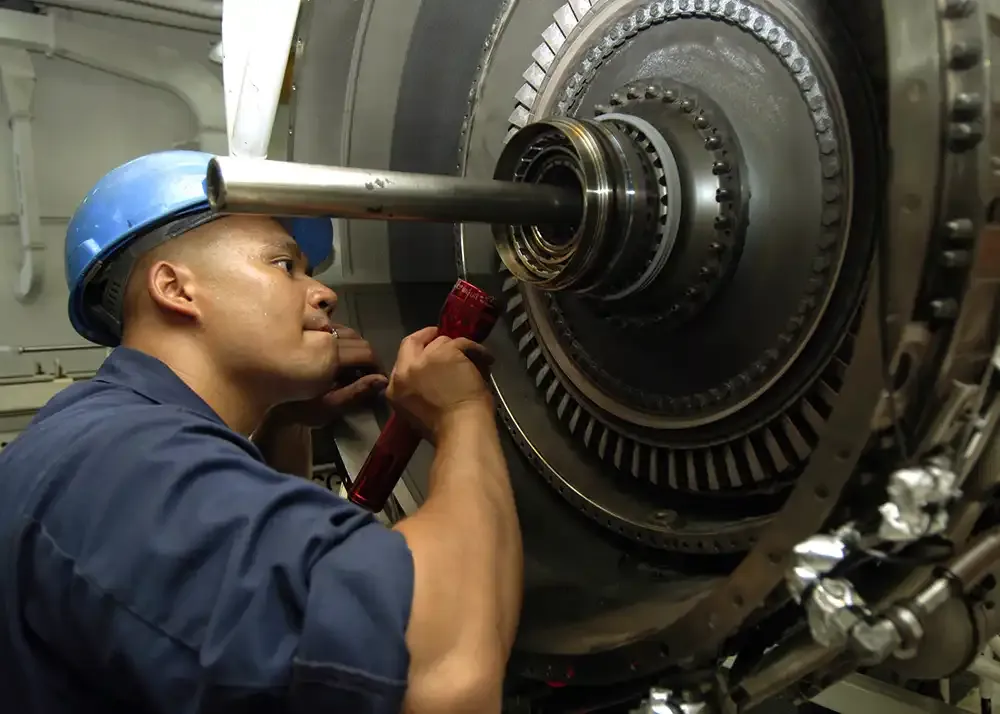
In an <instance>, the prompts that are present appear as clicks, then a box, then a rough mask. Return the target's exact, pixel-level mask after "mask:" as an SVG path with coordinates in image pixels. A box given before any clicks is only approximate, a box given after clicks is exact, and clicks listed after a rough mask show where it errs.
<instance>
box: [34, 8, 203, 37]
mask: <svg viewBox="0 0 1000 714" xmlns="http://www.w3.org/2000/svg"><path fill="white" fill-rule="evenodd" d="M34 2H35V4H36V5H40V6H42V7H53V8H62V9H64V10H76V11H77V12H85V13H91V14H94V15H106V16H107V17H116V18H121V19H123V20H134V21H136V22H147V23H150V24H152V25H162V26H164V27H172V28H176V29H179V30H191V31H193V32H205V33H210V34H213V35H217V34H219V33H220V31H221V26H220V23H219V20H218V19H211V18H201V17H196V16H194V15H190V14H186V13H180V12H170V11H167V10H158V9H156V8H154V7H147V6H145V5H139V4H135V3H132V2H128V0H34Z"/></svg>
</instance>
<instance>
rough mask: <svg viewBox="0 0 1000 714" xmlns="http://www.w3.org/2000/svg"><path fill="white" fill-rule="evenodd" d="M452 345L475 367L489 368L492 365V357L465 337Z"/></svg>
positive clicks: (487, 351) (488, 352)
mask: <svg viewBox="0 0 1000 714" xmlns="http://www.w3.org/2000/svg"><path fill="white" fill-rule="evenodd" d="M452 344H453V345H454V346H455V348H456V349H458V350H460V351H461V352H462V353H464V354H465V356H466V357H468V358H469V359H470V360H471V361H472V362H474V363H475V364H476V366H477V367H489V366H490V365H491V364H493V355H491V354H490V351H489V350H488V349H486V348H485V347H483V346H482V345H481V344H479V343H478V342H473V341H472V340H469V339H466V338H465V337H459V338H458V339H456V340H454V341H453V342H452Z"/></svg>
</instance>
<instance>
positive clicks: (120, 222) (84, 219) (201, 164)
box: [65, 150, 333, 347]
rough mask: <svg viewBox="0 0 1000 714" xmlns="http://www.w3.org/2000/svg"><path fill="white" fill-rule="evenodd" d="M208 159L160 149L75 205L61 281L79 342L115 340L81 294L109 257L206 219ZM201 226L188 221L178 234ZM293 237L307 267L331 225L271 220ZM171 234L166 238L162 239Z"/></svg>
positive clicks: (328, 246)
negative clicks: (172, 227)
mask: <svg viewBox="0 0 1000 714" xmlns="http://www.w3.org/2000/svg"><path fill="white" fill-rule="evenodd" d="M211 159H212V155H211V154H207V153H203V152H200V151H184V150H177V151H162V152H158V153H155V154H148V155H146V156H142V157H139V158H138V159H134V160H132V161H129V162H128V163H126V164H123V165H121V166H119V167H118V168H116V169H112V170H111V171H110V172H109V173H107V174H106V175H105V176H104V177H103V178H102V179H101V180H100V181H98V182H97V185H96V186H94V188H93V189H92V190H91V191H90V193H89V194H87V196H86V198H84V199H83V202H82V203H80V205H79V207H77V209H76V212H75V213H74V214H73V218H72V219H71V220H70V222H69V227H68V228H67V230H66V256H65V259H66V283H67V285H68V286H69V319H70V322H72V323H73V328H74V329H75V330H76V331H77V332H78V333H79V334H80V335H82V336H83V337H85V338H86V339H88V340H90V341H92V342H96V343H97V344H101V345H106V346H109V347H113V346H115V345H117V344H118V342H119V341H120V338H121V335H120V334H115V330H114V328H113V327H112V326H111V325H108V324H106V323H107V320H104V319H101V318H100V317H99V316H98V315H95V313H94V308H95V305H94V300H93V297H94V296H93V295H92V294H90V293H91V291H88V289H87V288H88V287H89V286H90V285H91V283H92V281H93V280H94V279H95V278H97V277H99V276H100V275H101V273H102V272H103V269H105V268H107V267H108V266H109V265H111V264H113V263H114V258H115V256H116V255H119V254H121V253H122V251H125V250H126V249H128V248H129V247H130V246H134V244H136V243H137V241H139V240H140V239H143V238H144V237H145V236H147V235H149V234H150V233H152V232H154V231H157V230H158V229H161V228H162V227H163V226H165V225H167V224H171V223H174V222H177V221H179V220H181V222H182V223H183V220H182V219H185V218H188V217H197V216H204V217H205V220H207V219H208V218H209V217H211V216H210V214H209V205H208V194H207V192H206V186H205V178H206V176H207V174H208V162H209V161H210V160H211ZM205 220H199V219H197V218H194V220H188V221H187V222H186V224H183V225H182V228H181V230H180V232H184V231H185V230H191V229H193V228H194V227H196V226H197V225H201V223H203V222H205ZM278 220H279V221H280V222H281V223H282V224H283V225H284V226H285V228H286V230H288V232H289V234H291V235H292V237H293V238H295V240H296V242H297V243H298V244H299V247H300V248H301V249H302V252H303V253H304V254H305V256H306V258H307V259H308V261H309V265H310V266H312V267H314V268H315V267H316V266H318V265H320V264H321V263H323V262H324V261H325V260H326V259H327V258H329V257H330V254H331V253H332V252H333V224H332V222H331V221H330V219H328V218H288V219H280V218H279V219H278ZM176 235H179V233H178V232H173V233H172V234H171V235H169V237H175V236H176ZM118 287H119V288H122V287H124V286H123V285H121V286H118Z"/></svg>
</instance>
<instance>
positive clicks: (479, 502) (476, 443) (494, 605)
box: [396, 407, 523, 711]
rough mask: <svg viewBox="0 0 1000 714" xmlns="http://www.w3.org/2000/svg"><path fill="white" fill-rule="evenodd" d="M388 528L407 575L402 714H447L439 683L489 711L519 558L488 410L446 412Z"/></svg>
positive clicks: (502, 661) (508, 639) (511, 630)
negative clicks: (415, 502)
mask: <svg viewBox="0 0 1000 714" xmlns="http://www.w3.org/2000/svg"><path fill="white" fill-rule="evenodd" d="M396 528H397V530H399V531H400V532H402V533H403V535H404V536H405V537H406V538H407V541H408V542H409V543H410V548H411V550H412V551H413V554H414V565H415V570H416V583H415V588H414V606H413V616H412V617H411V620H410V629H409V631H408V632H407V641H408V643H409V644H410V648H411V681H410V689H411V691H410V694H409V695H408V699H410V700H411V701H410V707H409V710H411V711H435V710H437V711H446V710H449V708H450V706H451V705H450V704H449V702H448V701H447V697H444V696H443V695H442V698H441V699H440V700H439V701H436V700H435V697H436V696H437V694H438V687H440V686H441V683H442V682H441V680H442V679H443V678H445V677H452V678H453V679H454V680H455V681H459V682H468V688H467V689H468V690H469V691H470V693H469V694H468V696H470V697H473V699H474V701H471V702H469V704H470V705H474V706H480V707H485V708H489V709H492V708H494V706H495V707H496V708H497V710H499V698H498V697H499V694H498V692H499V691H500V689H499V682H500V679H502V677H503V672H504V667H505V665H506V660H507V657H508V656H509V654H510V648H511V646H512V644H513V641H514V636H515V634H516V631H517V624H518V619H519V616H520V610H521V595H522V587H523V585H522V572H523V562H522V561H523V554H522V546H521V534H520V528H519V526H518V521H517V511H516V509H515V506H514V497H513V493H512V492H511V487H510V480H509V475H508V473H507V465H506V461H505V459H504V456H503V452H502V450H501V447H500V440H499V436H498V434H497V430H496V422H495V419H494V416H493V412H492V410H490V409H489V408H488V407H477V408H475V409H469V410H465V411H463V412H461V413H456V414H455V415H454V416H453V417H451V418H450V422H449V423H448V424H446V425H444V428H442V429H441V430H440V431H439V436H438V439H437V444H436V454H435V458H434V463H433V465H432V467H431V478H430V488H429V495H428V497H427V500H426V501H425V503H424V505H423V506H422V507H421V508H420V509H419V510H418V511H417V513H416V514H414V515H413V516H412V517H410V518H408V519H406V520H404V521H403V522H402V523H400V524H398V525H397V527H396ZM421 672H424V673H427V674H425V677H424V681H421ZM423 692H427V696H426V697H425V696H423V694H422V693H423ZM476 692H478V694H476ZM487 692H489V694H487ZM481 697H486V698H487V699H492V698H494V697H496V698H497V701H496V702H492V701H489V702H487V701H483V700H482V699H481ZM418 702H419V703H418ZM435 707H436V709H435ZM462 709H463V707H462V706H457V707H456V710H462Z"/></svg>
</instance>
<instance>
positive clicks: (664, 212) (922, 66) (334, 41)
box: [215, 0, 1000, 712]
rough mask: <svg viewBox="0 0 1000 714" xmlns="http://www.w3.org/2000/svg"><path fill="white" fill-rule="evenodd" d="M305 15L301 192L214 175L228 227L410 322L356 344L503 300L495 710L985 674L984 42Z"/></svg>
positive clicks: (991, 33) (933, 19)
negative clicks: (502, 492)
mask: <svg viewBox="0 0 1000 714" xmlns="http://www.w3.org/2000/svg"><path fill="white" fill-rule="evenodd" d="M304 7H305V11H304V14H303V16H302V18H301V19H300V28H299V39H298V42H297V49H296V52H297V57H296V62H295V73H294V79H293V87H292V95H293V99H292V110H293V118H292V123H291V136H290V144H291V149H292V156H291V158H292V159H293V161H294V162H296V163H295V164H293V165H292V166H293V167H297V168H293V169H292V173H290V174H289V175H290V176H298V177H299V178H298V179H291V178H290V179H289V180H288V181H287V182H286V184H287V185H285V186H284V188H282V187H281V186H277V184H281V183H282V181H281V180H278V179H275V181H276V183H274V182H272V185H271V186H270V189H273V190H271V191H268V190H267V189H268V187H267V186H264V185H263V183H261V182H258V183H256V184H254V182H253V181H252V180H251V179H247V181H246V182H245V183H246V184H247V185H248V186H250V188H251V189H252V190H251V191H250V192H248V193H246V194H244V197H245V198H246V201H245V202H244V203H241V202H240V201H241V199H240V196H241V194H240V183H241V177H242V176H243V174H240V173H239V171H238V170H237V167H236V165H235V164H233V167H234V168H232V173H227V172H226V166H223V171H222V175H221V176H216V177H215V179H216V182H217V183H218V184H219V185H225V187H226V189H227V190H226V192H225V195H222V196H221V198H220V195H221V194H220V195H217V196H216V198H217V199H219V200H220V201H222V203H224V204H225V205H224V206H223V207H224V208H226V210H235V211H238V210H248V211H254V210H260V211H265V210H271V211H276V212H282V211H284V212H286V213H290V214H298V215H329V214H331V213H332V214H334V215H338V216H342V217H343V218H344V220H342V221H340V222H339V231H338V232H339V235H340V236H341V238H340V240H341V245H340V249H341V250H340V259H341V260H343V261H345V262H349V263H350V265H351V269H352V274H353V275H355V276H356V277H355V279H356V280H357V281H359V282H380V281H382V282H389V283H391V284H392V286H393V291H394V296H395V303H396V304H390V305H388V306H387V304H386V303H385V302H384V301H383V302H379V301H377V300H367V301H366V300H365V299H364V295H363V291H361V293H362V294H361V296H360V297H357V298H355V299H354V303H355V310H356V316H357V318H358V321H359V323H360V325H361V328H362V329H363V330H364V331H365V332H366V334H367V335H369V336H372V338H373V339H375V340H376V341H378V340H382V341H384V343H385V344H391V343H392V342H393V341H394V340H398V339H400V338H401V337H402V336H403V335H404V334H405V333H407V332H409V331H412V330H415V329H418V328H420V327H423V326H424V325H426V324H432V323H433V322H434V314H433V309H434V306H435V305H437V304H440V297H441V296H443V294H444V292H446V291H447V289H448V287H449V286H450V283H451V282H453V281H454V279H455V277H456V275H457V276H460V277H463V278H466V279H467V280H469V281H471V282H473V283H474V284H476V285H478V286H479V287H481V288H483V289H485V290H487V291H488V292H490V293H491V294H493V295H494V296H495V297H496V298H497V299H498V300H499V301H500V304H501V306H502V310H503V318H502V323H501V324H498V326H497V329H496V330H494V333H493V334H492V336H491V337H490V338H489V341H488V343H487V344H488V346H489V348H490V349H491V351H492V352H493V354H494V355H495V356H496V358H497V359H496V364H495V367H494V369H493V374H492V380H493V386H494V388H495V390H496V397H497V404H498V419H499V422H500V424H501V425H502V431H503V433H504V435H505V437H506V448H507V452H508V459H509V462H510V467H511V472H512V480H513V483H514V487H515V492H516V496H517V500H518V508H519V514H520V518H521V525H522V528H523V531H524V542H525V549H526V553H525V568H526V573H525V580H526V584H525V599H524V612H523V615H522V622H521V629H520V634H519V638H518V642H517V645H516V648H515V652H514V655H513V657H512V661H511V664H510V687H509V690H510V698H511V699H510V701H511V707H512V710H514V709H513V707H514V706H517V705H520V706H524V707H544V706H554V705H553V704H552V703H553V702H557V701H563V702H572V701H574V697H577V698H579V699H580V701H584V700H586V701H588V702H590V703H591V704H592V703H593V702H595V701H598V700H601V698H602V697H603V698H604V699H606V700H607V701H609V702H611V701H616V700H618V699H622V700H624V699H627V698H628V697H629V696H634V695H635V694H636V693H637V692H639V693H641V692H645V691H647V690H648V689H649V688H650V687H654V688H655V691H654V692H653V694H652V699H651V700H650V701H649V702H647V705H646V706H647V708H649V711H691V712H693V711H706V712H708V711H716V710H718V711H743V710H745V709H747V708H749V707H751V706H753V705H754V704H756V703H758V702H760V701H763V700H765V699H767V698H768V697H770V696H772V695H774V694H777V693H779V692H782V691H785V690H788V689H789V688H791V689H792V690H793V692H795V693H797V694H798V695H800V696H802V697H807V696H809V694H810V693H811V692H814V691H816V690H817V689H818V688H822V687H823V686H826V685H827V684H829V683H830V682H832V681H835V680H836V679H837V678H839V677H841V676H843V675H844V674H846V673H848V672H851V671H853V670H855V669H857V668H858V667H861V666H873V665H881V666H883V667H887V668H889V669H892V670H893V671H895V672H896V673H897V674H899V675H900V676H902V677H905V678H911V679H933V678H941V677H945V676H948V675H949V674H951V673H954V672H957V671H961V670H963V669H964V668H965V667H966V666H968V664H969V662H970V661H971V660H972V659H973V658H974V657H975V655H976V653H977V652H979V651H980V650H981V649H982V647H983V645H984V643H985V642H986V641H987V640H988V639H989V638H990V637H992V636H993V635H995V634H997V633H998V632H1000V622H998V621H997V617H996V614H995V613H996V609H995V608H994V603H995V602H996V595H997V593H996V592H995V589H996V587H997V580H996V575H997V573H1000V535H998V532H997V531H996V530H995V527H996V526H997V525H998V524H1000V522H998V516H1000V513H998V512H997V510H996V508H995V498H994V496H995V494H996V493H997V487H998V483H1000V473H998V466H1000V461H998V458H1000V453H998V452H997V451H996V447H995V446H994V431H995V426H996V420H997V416H998V414H1000V411H998V408H1000V402H998V401H997V387H998V385H1000V382H998V379H997V372H996V370H997V367H998V366H1000V351H998V350H997V346H998V345H997V339H998V336H1000V331H998V327H1000V324H998V320H1000V313H998V311H997V307H996V303H997V299H998V282H997V281H998V279H1000V233H998V232H997V229H996V225H995V224H996V221H997V218H998V216H997V207H998V206H1000V204H998V203H997V196H1000V192H998V189H1000V181H998V178H997V176H998V175H1000V174H998V171H1000V169H998V168H997V161H998V159H997V158H996V157H997V156H1000V153H997V152H998V149H1000V146H998V143H1000V140H998V137H997V132H996V131H995V130H994V129H993V127H992V121H993V117H994V116H995V114H994V111H995V110H994V106H995V105H994V102H995V101H996V99H995V98H994V97H993V93H992V90H993V88H994V83H995V80H994V79H993V78H992V77H991V56H992V50H993V49H994V48H998V47H1000V45H998V40H997V38H998V27H1000V25H998V22H1000V8H997V9H996V11H997V13H998V14H997V15H995V14H994V4H993V3H989V2H986V0H905V1H903V0H657V1H655V2H650V1H649V0H433V2H431V1H427V2H407V3H400V2H390V1H388V0H387V1H371V0H369V1H368V2H360V1H359V2H333V1H330V0H324V1H322V2H320V1H318V0H317V1H313V2H305V3H304ZM298 164H309V165H310V166H308V167H305V166H302V167H298ZM345 166H351V167H364V169H366V170H368V180H367V181H366V182H363V183H364V189H361V188H359V189H358V190H357V192H356V193H357V195H355V196H353V198H351V200H350V201H345V200H343V199H344V196H345V195H346V194H345V193H344V191H345V188H344V187H345V186H346V185H347V183H350V182H349V181H346V180H342V179H344V176H345V173H344V172H345V171H348V170H347V169H343V170H341V169H336V168H329V167H345ZM324 167H326V168H324ZM307 169H308V176H307V175H306V173H298V174H296V173H295V172H296V171H300V170H301V171H302V172H306V170H307ZM338 172H339V173H338ZM393 172H398V173H393ZM418 173H419V174H421V175H423V176H422V177H421V176H417V175H416V174H418ZM296 181H298V182H299V183H300V184H301V186H302V187H306V188H308V190H307V191H305V192H304V193H299V194H295V192H294V191H293V190H286V189H288V186H292V189H294V188H295V186H296V185H298V184H296ZM421 182H423V183H421ZM497 182H500V183H502V184H503V187H501V186H500V183H497ZM293 184H294V185H293ZM359 185H360V184H359ZM276 186H277V187H276ZM463 187H464V188H463ZM352 190H353V189H352ZM366 191H367V193H366ZM251 193H252V194H253V195H252V196H250V194H251ZM994 194H996V195H994ZM227 201H228V203H226V202H227ZM348 204H350V205H348ZM359 218H360V219H374V220H350V221H348V220H346V219H359ZM427 305H430V306H431V307H430V310H428V309H427V307H426V306H427ZM422 306H423V307H422ZM375 333H377V334H375ZM420 471H421V469H420V468H414V469H411V473H410V475H409V476H408V481H407V484H408V487H409V491H410V493H411V494H412V495H413V498H414V500H415V501H416V502H417V503H419V500H420V497H421V496H420V494H421V493H422V491H423V490H424V486H425V484H424V483H422V480H421V476H420ZM723 662H726V665H725V666H723V664H722V663H723ZM668 690H669V691H668ZM581 692H582V693H581ZM546 703H548V704H546ZM658 703H659V704H658ZM660 705H662V706H663V707H674V708H673V709H670V708H663V709H657V708H655V707H656V706H660ZM685 707H687V708H685ZM694 707H705V708H704V709H696V708H694ZM709 707H711V708H709ZM523 710H524V711H535V709H531V708H525V709H523ZM538 710H544V709H538Z"/></svg>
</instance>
